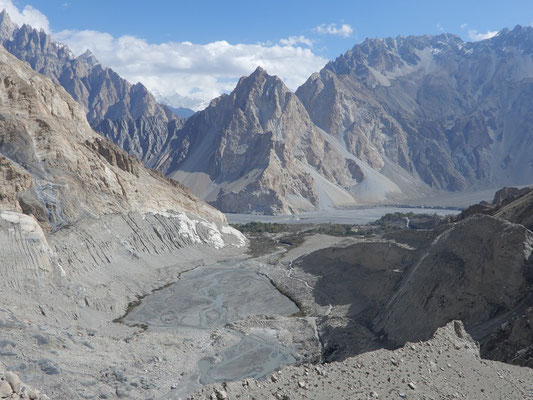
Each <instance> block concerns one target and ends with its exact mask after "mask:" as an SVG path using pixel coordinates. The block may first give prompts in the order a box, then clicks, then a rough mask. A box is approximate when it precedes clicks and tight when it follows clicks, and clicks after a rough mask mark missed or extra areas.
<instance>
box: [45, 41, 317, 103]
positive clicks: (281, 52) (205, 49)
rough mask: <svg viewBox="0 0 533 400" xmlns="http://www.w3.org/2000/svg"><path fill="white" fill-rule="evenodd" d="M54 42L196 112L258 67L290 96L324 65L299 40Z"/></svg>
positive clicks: (161, 96) (169, 101) (165, 98)
mask: <svg viewBox="0 0 533 400" xmlns="http://www.w3.org/2000/svg"><path fill="white" fill-rule="evenodd" d="M54 37H55V38H56V39H57V40H58V41H61V42H63V43H65V44H66V45H67V46H69V48H70V49H71V50H72V51H73V52H74V54H81V53H83V52H84V51H85V50H86V49H90V50H91V51H92V52H93V53H94V54H95V56H96V58H98V60H99V61H100V62H101V63H102V64H103V65H105V66H109V67H111V68H113V69H114V70H115V71H116V72H117V73H118V74H119V75H121V76H122V77H123V78H125V79H127V80H128V81H130V82H132V83H135V82H141V83H143V84H144V85H145V86H146V87H147V88H148V89H150V90H151V91H152V92H153V93H154V94H156V95H157V97H158V98H159V99H160V100H165V101H167V102H168V103H170V104H171V105H173V106H183V107H190V108H193V109H196V110H198V109H201V108H202V107H205V106H206V105H207V104H208V103H209V101H210V100H212V99H213V98H215V97H217V96H219V95H221V94H222V93H224V92H229V91H231V90H233V88H234V87H235V84H236V82H237V81H238V79H239V78H240V77H241V76H243V75H249V74H250V73H251V72H253V70H254V69H255V68H256V67H257V66H258V65H260V66H262V67H263V68H264V69H266V70H267V72H268V73H270V74H273V75H278V76H279V77H280V78H281V79H282V80H283V81H284V82H285V83H286V84H287V86H288V87H289V88H290V89H292V90H295V89H296V88H297V87H298V86H299V85H301V84H302V83H303V82H304V81H305V80H306V79H307V78H308V77H309V75H311V74H312V73H313V72H315V71H318V70H319V69H321V68H322V67H323V66H324V65H325V64H326V62H327V60H326V59H324V58H322V57H320V56H318V55H316V54H314V53H313V52H312V51H311V49H309V48H303V47H300V46H296V44H298V43H302V44H306V43H305V41H307V39H306V38H305V37H303V36H302V37H294V38H293V39H291V38H288V39H284V40H282V41H280V44H230V43H228V42H226V41H217V42H212V43H207V44H194V43H191V42H179V43H178V42H167V43H161V44H151V43H148V42H147V41H145V40H143V39H139V38H137V37H134V36H121V37H118V38H115V37H113V36H112V35H110V34H109V33H104V32H97V31H62V32H58V33H56V34H54Z"/></svg>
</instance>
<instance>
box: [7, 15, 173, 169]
mask: <svg viewBox="0 0 533 400" xmlns="http://www.w3.org/2000/svg"><path fill="white" fill-rule="evenodd" d="M0 43H1V44H2V45H3V46H4V47H5V48H6V50H7V51H9V52H10V53H11V54H13V55H15V56H16V57H17V58H19V59H20V60H23V61H26V62H28V63H29V64H30V66H31V67H32V68H33V69H34V70H35V71H37V72H39V73H41V74H43V75H46V76H48V77H49V78H51V79H52V80H53V81H54V82H55V83H59V84H60V85H61V86H63V87H64V88H65V89H66V90H67V92H69V94H70V95H71V96H72V97H73V98H74V100H76V101H77V102H78V103H80V104H81V105H82V106H83V108H84V110H85V112H86V114H87V119H88V120H89V123H90V124H91V126H92V127H93V129H95V130H96V131H98V132H99V133H102V134H103V135H104V136H106V137H108V138H110V139H111V140H112V141H113V142H115V143H116V144H118V145H120V146H121V147H122V148H123V149H125V150H126V151H128V152H129V153H130V154H133V155H135V156H137V157H139V158H140V159H141V160H142V161H143V162H144V163H145V164H147V165H151V164H153V160H154V158H155V156H156V155H157V154H158V153H159V151H160V149H161V147H162V146H163V144H164V143H165V141H166V140H167V138H168V137H169V136H171V135H172V134H173V132H174V131H175V129H176V127H179V126H181V124H182V120H181V119H180V118H179V117H177V116H176V115H174V114H173V113H172V111H171V110H170V109H169V108H168V107H166V106H162V105H160V104H158V103H157V102H156V100H155V99H154V97H153V96H152V95H151V94H150V93H149V92H148V90H147V89H146V88H145V87H144V86H143V85H142V84H140V83H137V84H135V85H131V84H130V83H129V82H127V81H126V80H125V79H122V78H121V77H120V76H119V75H118V74H117V73H115V72H114V71H113V70H112V69H110V68H105V67H103V66H102V65H100V63H99V62H98V60H97V59H96V58H95V57H94V55H93V54H92V53H91V52H90V51H87V52H85V53H84V54H82V55H80V56H79V57H74V56H73V54H72V53H71V52H70V50H69V49H68V48H67V47H66V46H64V45H61V44H58V43H57V42H55V41H54V40H53V39H52V37H51V36H50V35H47V34H46V33H44V32H43V31H38V30H36V29H33V28H32V27H30V26H29V25H23V26H22V27H20V28H19V27H17V26H16V25H15V24H13V22H12V21H11V20H10V19H9V16H8V15H7V13H6V12H5V11H4V12H2V13H1V14H0Z"/></svg>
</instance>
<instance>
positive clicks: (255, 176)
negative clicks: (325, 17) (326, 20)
mask: <svg viewBox="0 0 533 400" xmlns="http://www.w3.org/2000/svg"><path fill="white" fill-rule="evenodd" d="M276 1H277V0H276ZM335 1H337V0H335ZM28 3H31V2H30V1H29V0H28ZM34 3H37V2H34ZM51 3H52V2H51ZM96 3H98V7H104V5H103V4H100V1H96V2H95V4H96ZM134 3H135V2H132V4H131V5H130V6H131V7H130V8H131V10H130V11H131V12H132V13H133V14H135V13H136V12H138V11H136V10H137V8H135V7H137V6H138V5H136V4H134ZM139 3H140V2H139ZM162 3H165V2H162ZM170 3H171V2H169V4H167V6H168V7H176V5H171V4H170ZM208 3H209V2H208ZM406 3H408V2H406ZM3 7H5V10H3V12H1V13H0V44H1V46H0V399H29V400H56V399H57V400H82V399H84V400H85V399H86V400H97V399H134V400H136V399H139V400H140V399H152V400H160V399H162V400H167V399H168V400H170V399H172V400H179V399H181V400H185V399H190V400H193V399H198V400H200V399H205V400H225V399H231V400H235V399H242V400H244V399H250V400H251V399H255V400H261V399H268V400H297V399H325V400H329V399H331V400H337V399H363V400H367V399H413V400H415V399H416V400H430V399H432V400H440V399H474V400H476V399H487V400H493V399H510V400H514V399H516V400H533V27H531V26H520V25H518V26H516V27H515V28H513V29H507V28H506V29H503V30H501V31H499V32H491V31H489V32H488V33H487V35H484V34H481V33H479V32H477V31H472V32H471V37H472V41H465V40H463V39H462V38H461V37H459V36H456V35H453V34H447V33H439V34H437V35H420V36H397V37H396V38H390V37H389V38H384V39H377V38H376V39H365V40H358V41H357V43H356V44H355V45H354V46H353V47H352V48H351V49H350V50H348V51H346V52H345V53H344V54H342V55H340V56H339V57H337V58H336V59H334V60H332V61H329V62H327V60H326V59H325V58H323V60H324V63H325V65H322V66H323V68H322V69H320V68H318V69H319V70H317V71H316V72H314V73H312V74H309V75H310V76H309V75H305V76H303V75H302V73H301V71H300V69H298V68H299V67H298V68H296V67H294V66H293V68H294V74H295V75H302V77H301V82H299V84H300V86H299V87H296V85H294V83H293V82H294V81H293V79H291V78H290V77H289V76H287V75H283V74H284V73H286V72H284V71H286V70H290V68H288V69H287V68H285V69H281V72H279V74H280V75H283V79H282V78H281V77H280V76H278V75H274V74H270V72H267V69H269V70H270V69H272V70H275V71H277V69H276V68H277V67H276V65H278V64H276V63H277V62H282V61H283V60H284V59H285V58H286V57H293V56H291V54H296V55H297V61H298V63H301V64H304V63H305V62H306V60H307V59H308V58H309V57H311V56H316V54H315V53H313V52H319V51H325V50H320V49H319V47H321V46H322V44H323V46H322V47H323V48H324V49H325V48H326V46H327V43H330V42H327V41H326V39H318V37H319V36H320V35H322V36H320V37H337V38H342V40H350V38H351V39H353V40H354V41H355V38H354V36H352V35H354V31H353V29H352V28H351V26H350V25H349V24H348V23H342V24H339V25H336V24H331V25H325V24H324V25H318V26H317V27H316V28H314V29H311V28H309V29H308V30H307V31H308V32H311V34H313V35H316V38H313V39H308V38H306V37H304V36H303V35H302V36H291V37H289V38H287V39H281V40H279V43H278V42H276V43H267V42H265V43H263V42H260V43H257V44H239V45H233V44H230V43H229V42H226V41H223V42H221V41H217V42H213V43H209V44H205V45H197V44H194V43H192V42H182V43H177V42H175V43H174V42H169V43H161V44H158V45H154V44H150V43H149V42H148V39H146V40H144V39H142V40H141V39H138V38H136V37H134V36H132V35H125V36H122V37H121V38H119V39H116V38H113V36H112V35H111V34H110V33H109V34H108V33H103V32H96V31H91V30H85V31H77V30H76V31H74V30H64V31H61V32H59V31H57V30H54V29H51V28H50V27H49V26H48V18H47V17H46V16H45V15H44V14H43V13H42V12H41V11H39V10H38V9H37V8H36V7H33V6H32V5H31V4H28V5H27V6H25V8H23V9H21V10H19V8H18V6H16V5H15V4H14V3H12V2H11V1H10V0H0V11H1V10H2V8H3ZM50 7H52V6H50ZM54 7H55V6H54ZM79 7H82V6H81V5H78V4H74V2H65V3H64V4H63V6H62V8H61V10H62V14H57V12H52V11H50V10H53V9H48V8H47V7H45V6H44V5H43V6H42V8H43V9H46V10H47V12H50V18H51V20H50V21H54V22H53V23H54V24H58V22H57V21H59V20H61V21H63V19H64V18H67V17H66V16H67V15H69V16H71V17H72V18H74V16H75V15H76V14H71V13H74V12H75V11H76V10H80V8H79ZM94 7H97V6H96V5H95V6H94ZM107 7H117V6H116V4H115V3H114V2H113V4H108V5H107ZM139 7H140V6H139ZM150 7H151V8H150V10H151V11H154V10H155V11H158V10H157V9H156V7H155V6H150ZM180 7H183V8H184V9H185V8H187V7H189V6H188V5H184V4H182V5H181V6H180ZM191 7H192V5H191ZM196 7H198V5H196ZM227 7H229V8H231V7H233V6H231V5H227ZM287 7H288V6H287ZM360 7H363V6H362V5H360ZM365 7H366V6H365ZM524 7H525V6H524ZM163 8H165V7H163ZM248 8H250V9H254V10H255V9H256V8H258V6H257V5H252V3H250V5H247V8H246V10H244V9H242V10H241V12H243V13H249V11H250V10H249V9H248ZM155 11H154V12H155ZM85 12H86V13H87V15H89V14H90V10H85ZM220 12H221V15H220V19H224V18H226V17H228V16H227V15H226V14H225V13H224V12H223V11H220ZM532 12H533V10H532ZM262 13H264V15H265V18H267V17H266V16H267V14H268V13H267V11H262ZM133 14H132V15H133ZM260 14H261V13H260ZM187 15H188V14H186V13H184V15H180V24H186V23H187V22H188V21H185V19H187V18H186V17H187ZM261 15H263V14H261ZM224 16H225V17H224ZM252 17H253V15H251V14H250V18H252ZM52 18H58V20H56V19H54V20H52ZM69 18H70V17H69ZM117 18H118V20H117V21H120V22H121V23H122V22H124V21H125V20H126V19H125V18H122V17H121V16H118V15H117ZM191 18H192V17H191ZM206 18H207V17H206ZM228 18H229V17H228ZM276 18H277V17H276ZM342 18H344V16H342ZM346 18H348V17H346ZM74 20H75V19H73V20H72V21H74ZM146 20H150V21H151V22H148V24H153V21H152V20H151V19H150V18H146ZM43 21H44V22H43ZM265 21H266V20H265ZM280 21H282V18H281V17H280ZM100 22H101V23H102V24H105V23H106V19H105V18H102V19H101V21H100ZM215 22H216V21H214V22H213V23H215ZM243 23H244V22H243ZM280 23H281V22H280ZM32 24H35V27H34V26H32ZM161 24H162V26H161V28H160V29H159V28H158V29H159V30H164V29H166V28H163V25H164V24H163V22H161ZM82 25H83V26H85V25H84V24H82ZM119 25H120V24H119ZM57 26H59V25H57ZM88 26H90V25H88ZM128 26H133V23H131V24H130V25H128ZM150 26H151V25H150ZM213 26H215V25H213ZM260 26H261V25H260V23H259V22H258V27H257V30H258V31H259V30H260ZM465 26H466V24H465ZM119 28H120V29H122V28H121V27H120V26H119V27H118V28H117V29H119ZM237 28H238V27H236V29H237ZM131 29H133V28H131ZM213 29H215V28H213ZM413 29H414V28H413ZM439 30H440V29H439ZM139 32H140V31H139ZM252 33H253V32H252ZM252 33H251V34H252ZM147 34H148V33H147ZM92 35H96V36H95V37H97V38H99V39H98V40H100V41H97V40H96V39H95V40H94V41H92V39H91V37H93V36H92ZM328 35H329V36H328ZM73 37H75V38H77V40H82V41H83V40H88V42H87V43H89V42H90V43H91V46H93V45H94V46H96V50H95V53H94V54H93V52H91V50H90V49H88V50H87V51H83V52H81V53H80V52H79V48H78V46H76V48H73V49H72V50H71V49H69V47H68V46H67V45H66V44H64V43H63V42H62V41H61V39H62V38H63V39H64V40H65V41H69V40H73V39H72V38H73ZM202 40H203V39H202ZM250 40H252V39H250ZM101 41H103V42H105V43H106V45H105V48H106V49H108V50H106V51H107V52H105V51H103V50H102V48H101V47H98V45H99V43H102V42H101ZM69 43H71V42H69ZM83 43H84V44H85V42H83ZM352 44H353V43H352ZM117 45H118V46H122V47H121V48H120V49H119V50H116V51H115V50H109V49H113V48H114V47H113V46H117ZM80 46H81V45H80ZM229 48H231V51H232V52H234V55H232V58H231V62H230V61H227V60H226V61H224V59H223V58H220V57H222V54H223V53H224V52H225V51H228V49H229ZM124 49H126V50H127V52H126V51H125V50H124ZM139 49H142V52H143V54H140V55H139V56H138V57H137V58H138V60H137V61H139V63H138V64H137V63H133V61H131V64H128V68H126V69H121V71H129V72H130V73H132V71H134V72H135V73H136V74H138V75H135V76H136V79H139V82H138V83H135V84H131V83H130V82H128V80H126V79H124V78H123V77H121V75H119V73H117V72H115V71H114V70H113V69H111V67H110V66H106V65H103V64H102V63H101V62H100V61H99V59H98V58H97V55H98V54H97V55H95V54H96V53H98V52H99V51H101V53H100V54H102V55H104V57H105V58H104V60H116V59H118V60H119V61H120V60H121V59H122V60H130V58H128V57H130V56H129V55H128V54H130V52H133V53H135V52H138V51H139ZM154 49H157V51H163V50H164V51H169V52H171V51H177V50H176V49H178V50H179V52H178V53H179V54H178V53H176V54H177V55H176V57H178V59H177V60H175V62H168V63H167V64H165V65H164V68H162V71H163V72H161V73H160V75H159V76H158V77H157V79H168V75H169V74H171V72H172V71H173V70H174V69H176V68H178V69H180V71H181V70H182V69H183V70H187V68H189V66H190V65H197V66H195V67H194V69H195V71H194V74H193V73H191V75H190V76H188V79H189V80H190V81H191V82H193V81H194V82H196V83H195V84H197V86H198V87H195V89H194V90H191V91H190V93H189V94H188V95H179V94H178V93H177V92H176V93H175V94H174V96H173V97H172V96H171V98H172V99H173V100H172V101H174V102H176V101H177V102H178V103H179V104H178V103H175V104H174V103H173V105H171V102H170V100H168V99H167V100H168V101H167V100H165V101H163V98H162V97H161V96H162V95H161V93H159V92H158V93H159V94H158V93H156V94H158V97H155V96H154V94H153V93H152V92H151V91H150V90H149V89H147V87H145V86H144V84H146V85H150V84H152V85H155V84H156V83H157V82H158V80H157V79H156V80H153V79H150V78H146V77H147V76H149V75H146V74H148V73H152V72H153V71H152V69H151V68H149V66H150V65H151V66H154V65H156V64H157V63H158V62H159V61H158V60H159V59H160V58H161V57H162V56H161V55H160V57H159V58H158V57H157V55H156V54H155V53H153V51H154ZM84 50H85V49H84ZM204 51H207V52H208V54H209V57H207V58H206V60H204V64H205V65H204V64H202V65H200V64H195V62H196V61H195V60H193V58H194V57H198V56H199V54H203V52H204ZM242 51H253V52H256V53H254V54H253V55H249V54H248V55H246V56H245V55H242V54H241V53H239V52H242ZM180 52H181V53H180ZM188 52H189V53H188ZM258 52H259V53H258ZM78 53H79V54H78ZM111 53H113V54H111ZM115 53H116V54H115ZM135 54H138V53H135ZM180 54H181V55H182V56H183V58H179V57H181V56H180ZM185 54H188V55H187V56H185ZM224 54H225V53H224ZM232 54H233V53H232ZM265 54H266V55H265ZM271 54H274V56H272V55H271ZM287 54H288V55H287ZM317 54H318V53H317ZM324 54H325V53H324ZM263 56H264V57H266V56H268V57H271V59H270V62H267V61H268V60H267V61H264V60H263V59H262V58H260V57H263ZM113 57H115V58H113ZM306 57H307V58H306ZM213 59H216V60H218V61H216V62H215V61H213ZM256 59H258V60H262V62H258V63H259V64H261V65H259V66H257V65H255V64H254V65H253V68H251V69H250V68H248V67H247V68H241V67H239V68H241V69H242V70H243V71H247V74H248V75H247V76H243V77H240V78H235V79H234V80H232V79H229V78H226V75H224V71H225V69H228V68H230V69H231V68H234V67H235V65H240V64H239V63H243V62H247V63H249V62H250V60H253V63H255V60H256ZM243 60H244V61H243ZM246 60H248V61H246ZM280 60H281V61H280ZM141 61H142V62H141ZM154 63H155V64H154ZM212 63H215V64H216V68H215V72H212V75H213V76H212V77H211V78H210V80H209V79H208V78H206V77H205V76H204V75H198V76H200V78H199V77H198V76H197V75H196V74H206V73H207V72H206V71H209V68H211V67H210V66H211V64H212ZM157 65H158V64H157ZM143 66H144V67H146V68H147V71H144V70H143V71H144V72H143V71H140V69H142V68H143ZM154 68H155V67H154ZM235 68H236V67H235ZM241 69H238V71H241ZM154 70H156V69H154ZM139 71H140V72H139ZM297 71H298V74H297ZM180 73H182V72H180ZM239 74H242V73H241V72H239ZM137 77H138V78H137ZM180 77H181V78H179V79H185V78H183V76H182V75H180ZM304 78H305V79H304ZM143 79H145V80H143ZM176 79H178V78H176ZM206 79H207V80H208V82H210V85H212V86H213V88H212V89H213V90H212V91H206V90H205V87H204V86H205V85H206V83H205V80H206ZM298 79H300V78H298ZM284 80H286V81H287V82H288V83H290V85H291V88H289V87H288V86H287V85H286V84H285V82H284ZM141 82H143V83H141ZM165 82H167V81H165ZM220 82H223V83H224V90H222V91H217V90H218V89H217V88H218V86H217V85H219V84H220ZM186 83H187V84H189V83H190V82H186ZM191 84H192V83H191ZM202 85H204V86H202ZM176 87H180V88H181V87H182V86H179V85H178V86H176ZM154 92H155V91H154ZM206 93H207V94H206ZM211 94H213V96H214V95H216V96H217V97H216V98H214V99H211V98H209V101H204V103H202V106H201V107H200V106H198V107H196V108H195V110H191V109H189V108H187V107H186V104H188V103H186V102H192V101H193V100H194V99H196V97H194V96H200V95H202V96H207V95H210V96H211ZM169 98H170V97H169ZM191 104H192V103H191Z"/></svg>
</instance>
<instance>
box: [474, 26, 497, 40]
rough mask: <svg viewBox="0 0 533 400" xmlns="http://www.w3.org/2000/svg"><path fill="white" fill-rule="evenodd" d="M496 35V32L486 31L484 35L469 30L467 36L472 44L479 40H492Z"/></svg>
mask: <svg viewBox="0 0 533 400" xmlns="http://www.w3.org/2000/svg"><path fill="white" fill-rule="evenodd" d="M497 34H498V31H487V32H486V33H483V32H478V31H477V30H475V29H471V30H469V31H468V36H469V37H470V39H471V40H472V41H474V42H479V41H480V40H485V39H490V38H493V37H494V36H496V35H497Z"/></svg>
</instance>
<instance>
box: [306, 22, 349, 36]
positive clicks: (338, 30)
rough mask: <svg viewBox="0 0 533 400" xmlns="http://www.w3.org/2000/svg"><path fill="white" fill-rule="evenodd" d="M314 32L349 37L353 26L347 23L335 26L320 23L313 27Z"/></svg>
mask: <svg viewBox="0 0 533 400" xmlns="http://www.w3.org/2000/svg"><path fill="white" fill-rule="evenodd" d="M315 32H317V33H320V34H322V35H335V36H342V37H349V36H350V35H351V34H352V33H353V28H352V27H351V26H350V25H348V24H342V25H341V26H339V27H337V24H329V25H326V24H322V25H319V26H317V27H316V28H315Z"/></svg>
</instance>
